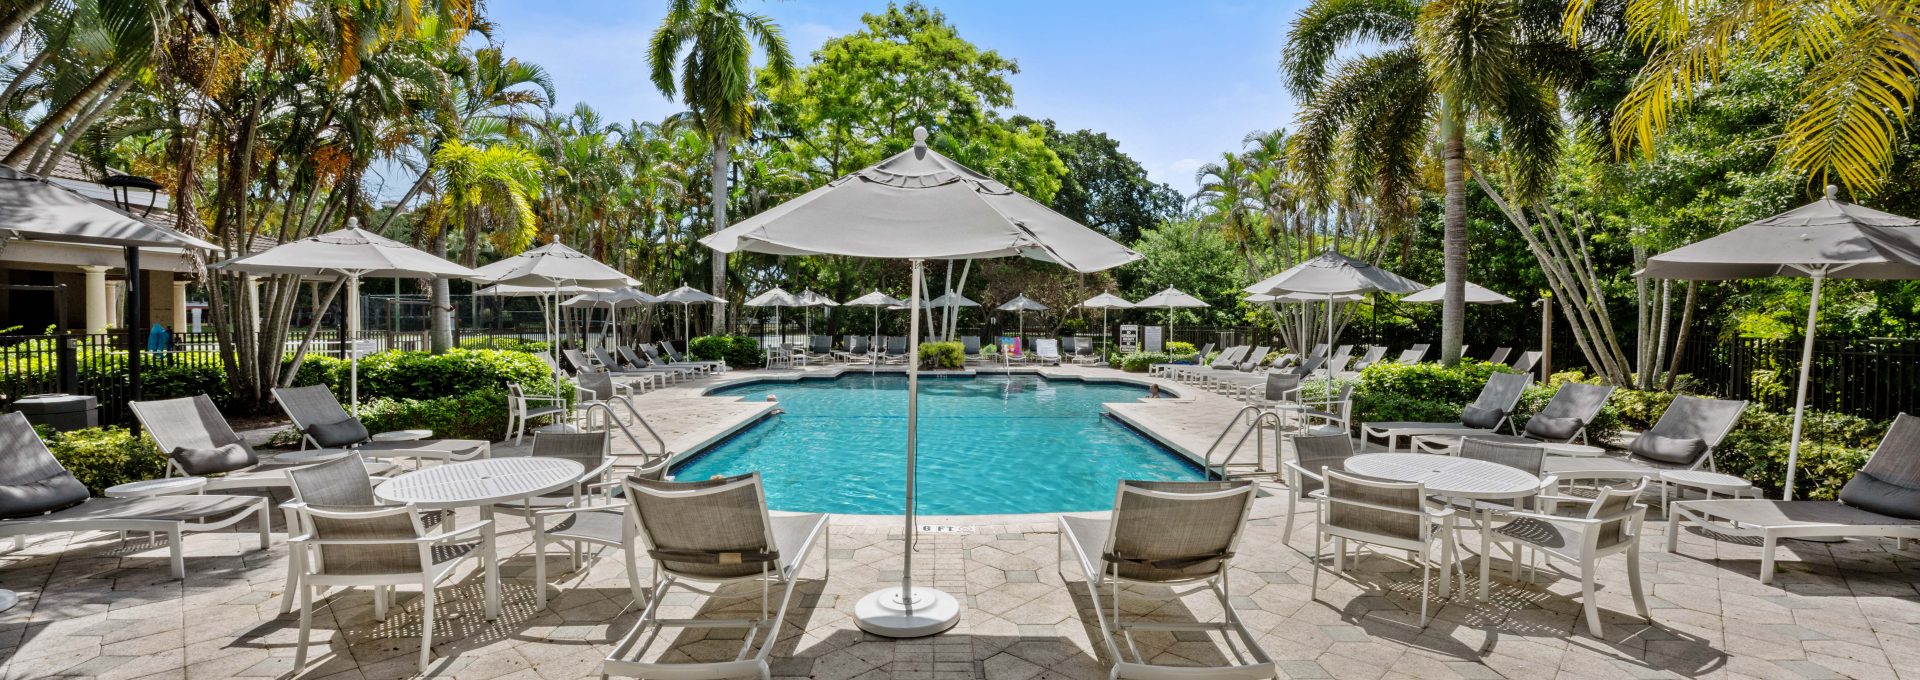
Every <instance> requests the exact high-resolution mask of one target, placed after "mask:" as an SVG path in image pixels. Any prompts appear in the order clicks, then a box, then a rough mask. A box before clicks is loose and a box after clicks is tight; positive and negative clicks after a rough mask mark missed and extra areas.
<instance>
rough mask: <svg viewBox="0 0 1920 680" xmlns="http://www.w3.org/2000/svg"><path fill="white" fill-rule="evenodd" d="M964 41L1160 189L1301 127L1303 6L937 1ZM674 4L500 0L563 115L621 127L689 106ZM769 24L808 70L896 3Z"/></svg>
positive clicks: (786, 6) (501, 25) (834, 6)
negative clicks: (1297, 120)
mask: <svg viewBox="0 0 1920 680" xmlns="http://www.w3.org/2000/svg"><path fill="white" fill-rule="evenodd" d="M927 4H928V5H930V6H933V7H936V8H938V9H940V10H941V11H943V12H945V13H946V15H947V18H948V20H949V21H951V22H952V23H953V24H954V25H955V26H956V27H958V29H959V31H960V35H961V36H962V37H964V38H966V39H967V40H970V41H972V42H973V43H974V44H976V45H979V46H981V47H983V48H987V49H993V50H998V51H999V52H1000V53H1001V54H1002V55H1004V56H1008V57H1011V58H1013V59H1015V60H1017V61H1018V62H1019V63H1020V74H1019V75H1017V76H1014V77H1013V83H1014V112H1016V113H1023V114H1026V115H1029V116H1034V117H1040V118H1052V119H1054V120H1055V121H1057V122H1058V123H1059V124H1060V126H1061V127H1064V128H1067V129H1079V128H1090V129H1094V130H1100V131H1103V132H1106V133H1107V134H1109V135H1112V136H1113V137H1114V138H1115V139H1118V140H1119V141H1120V148H1121V149H1122V150H1123V151H1125V152H1127V153H1128V154H1130V155H1132V156H1133V157H1134V158H1135V159H1136V160H1138V161H1140V163H1141V165H1143V166H1145V167H1146V168H1147V170H1148V172H1149V173H1151V174H1152V176H1153V178H1154V179H1155V180H1157V181H1162V182H1166V183H1168V184H1171V185H1173V186H1174V187H1175V188H1177V189H1179V190H1181V191H1182V192H1191V191H1192V190H1193V173H1194V169H1195V168H1197V167H1198V166H1199V165H1200V164H1201V163H1203V162H1206V161H1208V160H1211V159H1214V158H1217V157H1218V156H1219V155H1220V153H1221V152H1224V151H1229V150H1236V149H1238V148H1240V140H1241V138H1242V137H1244V136H1246V134H1247V133H1248V132H1249V131H1252V130H1264V129H1272V128H1277V127H1289V126H1291V125H1292V123H1293V115H1294V106H1293V102H1292V99H1291V97H1290V96H1289V95H1288V94H1287V93H1286V90H1285V88H1284V87H1283V86H1282V85H1281V81H1280V71H1279V61H1280V50H1281V47H1282V45H1283V44H1284V42H1285V39H1286V29H1287V24H1288V21H1289V20H1290V19H1291V18H1292V17H1293V14H1294V12H1295V10H1296V9H1298V7H1299V6H1300V5H1301V4H1303V3H1302V2H1301V1H1300V0H1281V1H1277V2H1127V1H1112V0H1110V1H1108V2H1092V1H1082V0H1071V1H1065V0H1060V1H1055V0H1025V1H1020V0H934V1H930V2H928V3H927ZM665 5H666V3H665V2H664V0H625V1H615V0H545V1H541V2H532V1H528V0H492V1H491V2H488V3H487V12H488V14H489V15H490V16H491V18H492V19H493V21H494V23H495V26H496V31H495V33H494V37H495V39H497V40H499V41H500V42H502V43H503V44H504V45H505V46H506V49H507V53H508V54H511V55H513V56H517V57H520V58H523V59H527V60H531V61H533V62H535V63H538V64H540V65H541V66H544V67H545V68H546V69H547V71H548V72H549V73H551V74H552V76H553V80H554V85H555V86H556V88H557V89H558V90H559V95H560V101H559V104H560V105H561V107H563V109H564V108H572V106H573V104H574V103H575V102H580V101H584V102H587V103H589V104H591V105H592V106H593V107H594V108H595V109H598V110H600V111H601V112H602V113H603V114H605V115H606V116H607V117H608V118H609V119H611V120H627V119H630V118H631V119H639V120H657V119H659V118H662V117H664V116H665V115H667V114H669V113H672V112H674V111H677V110H679V109H680V107H679V105H677V104H675V103H673V102H671V101H668V100H667V99H665V98H663V97H661V96H660V94H659V92H658V91H656V90H654V88H653V86H652V84H651V83H649V82H648V81H647V78H646V66H645V57H644V55H645V52H646V44H647V38H648V36H649V35H651V34H652V31H653V28H654V27H655V26H656V25H658V24H659V22H660V18H661V16H663V15H664V14H665V12H666V10H665ZM748 7H750V8H752V9H754V10H755V11H759V12H761V13H764V14H766V15H768V16H771V17H772V18H773V19H774V20H775V21H776V22H778V23H779V24H780V25H781V27H783V28H784V29H785V30H786V33H787V40H788V42H789V44H790V45H791V46H792V47H793V50H794V52H795V54H796V55H799V56H800V58H801V60H802V61H803V62H805V61H808V60H810V58H811V57H810V55H811V53H812V52H813V50H814V49H815V48H817V47H819V46H820V44H821V43H823V42H825V41H826V40H827V39H828V38H831V37H833V36H836V35H843V34H846V33H851V32H853V31H855V30H857V29H858V28H859V27H860V16H861V15H862V14H864V13H867V12H872V11H877V10H884V9H885V8H886V2H885V0H772V1H769V2H764V3H753V2H749V3H748Z"/></svg>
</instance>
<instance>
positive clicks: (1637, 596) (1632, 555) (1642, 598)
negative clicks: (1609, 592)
mask: <svg viewBox="0 0 1920 680" xmlns="http://www.w3.org/2000/svg"><path fill="white" fill-rule="evenodd" d="M1627 587H1628V588H1631V589H1632V590H1633V606H1634V608H1635V609H1638V610H1639V611H1640V618H1643V619H1646V620H1647V623H1653V614H1651V613H1649V612H1648V611H1647V591H1646V589H1645V588H1642V587H1641V585H1640V546H1639V545H1638V544H1635V545H1633V546H1630V547H1628V548H1627Z"/></svg>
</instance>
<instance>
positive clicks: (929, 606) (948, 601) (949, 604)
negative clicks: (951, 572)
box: [853, 587, 960, 638]
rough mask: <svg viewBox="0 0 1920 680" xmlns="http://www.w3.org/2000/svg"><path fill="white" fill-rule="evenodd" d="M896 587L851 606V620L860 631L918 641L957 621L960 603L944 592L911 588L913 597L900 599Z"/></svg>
mask: <svg viewBox="0 0 1920 680" xmlns="http://www.w3.org/2000/svg"><path fill="white" fill-rule="evenodd" d="M903 594H904V593H903V591H902V590H901V589H900V588H898V587H894V588H886V589H883V590H876V591H873V592H871V593H867V596H866V597H863V598H860V602H859V603H858V604H855V605H854V606H853V618H854V621H855V622H856V623H858V624H859V625H860V630H864V631H867V632H869V633H873V634H874V635H878V636H881V637H889V638H917V637H926V636H928V635H937V634H939V633H942V632H945V631H946V630H947V629H948V628H952V627H953V624H956V623H959V622H960V602H959V601H958V600H955V599H953V596H952V595H948V594H947V593H946V591H942V590H938V589H935V588H914V589H913V597H912V598H911V599H908V598H906V597H903V596H902V595H903Z"/></svg>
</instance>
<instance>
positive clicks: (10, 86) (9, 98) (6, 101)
mask: <svg viewBox="0 0 1920 680" xmlns="http://www.w3.org/2000/svg"><path fill="white" fill-rule="evenodd" d="M52 58H53V49H52V48H42V49H41V50H40V53H39V54H35V55H33V59H31V60H28V61H27V65H26V66H22V67H20V72H19V73H16V74H14V76H13V81H12V82H9V83H7V89H5V90H0V114H5V113H7V112H8V111H10V110H11V109H12V108H13V105H12V102H13V95H14V93H16V92H19V91H20V86H21V85H25V84H26V83H27V78H28V77H30V76H32V75H33V74H34V72H35V71H39V70H40V67H42V66H46V65H47V61H48V60H49V59H52Z"/></svg>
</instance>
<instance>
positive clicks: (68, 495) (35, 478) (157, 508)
mask: <svg viewBox="0 0 1920 680" xmlns="http://www.w3.org/2000/svg"><path fill="white" fill-rule="evenodd" d="M248 516H253V517H254V518H256V519H258V520H259V522H260V549H261V550H266V549H267V546H268V544H269V543H268V542H269V538H268V536H267V532H269V531H271V530H272V521H273V520H272V518H271V517H269V516H268V515H267V499H265V498H260V497H255V496H202V495H180V496H149V497H146V498H92V497H91V496H90V494H89V493H88V491H87V487H86V486H85V485H83V484H81V483H80V480H79V479H77V478H75V477H74V476H73V473H71V472H68V471H67V468H66V466H63V465H61V464H60V461H59V460H58V459H56V458H54V457H53V452H52V451H49V450H47V444H46V442H43V441H40V434H39V433H37V432H34V431H33V424H32V423H29V422H27V417H26V416H24V415H21V414H19V413H0V538H14V539H21V538H24V537H26V536H36V535H40V534H55V533H66V532H78V531H145V532H152V533H159V534H166V535H167V553H168V554H167V557H168V565H169V566H170V567H171V570H172V573H173V577H174V578H176V579H184V578H186V577H187V563H186V553H185V552H184V548H183V546H182V544H181V537H182V535H183V534H186V533H190V532H202V531H216V530H219V529H224V528H227V527H230V526H233V525H234V524H237V523H239V522H240V521H241V520H243V519H246V518H247V517H248Z"/></svg>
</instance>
